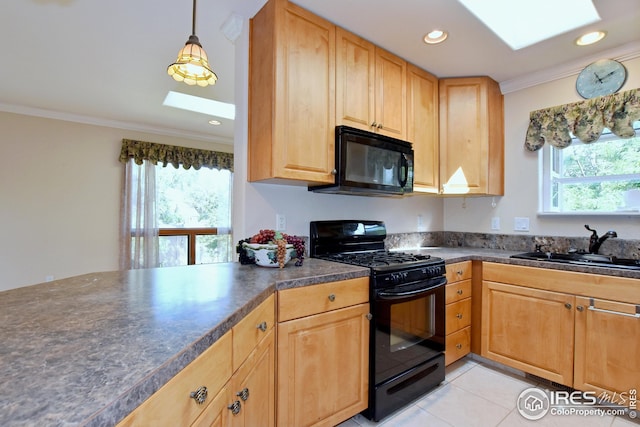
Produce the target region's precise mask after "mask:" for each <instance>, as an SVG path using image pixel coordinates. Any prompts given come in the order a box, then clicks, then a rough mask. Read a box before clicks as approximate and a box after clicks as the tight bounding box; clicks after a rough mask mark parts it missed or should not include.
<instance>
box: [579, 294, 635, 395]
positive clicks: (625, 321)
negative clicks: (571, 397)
mask: <svg viewBox="0 0 640 427" xmlns="http://www.w3.org/2000/svg"><path fill="white" fill-rule="evenodd" d="M639 307H640V306H638V305H635V304H625V303H620V302H613V301H607V300H601V299H593V298H584V297H577V298H576V310H577V311H576V324H575V366H574V379H573V382H574V387H575V388H577V389H579V390H593V391H596V392H598V395H601V394H602V393H608V395H609V396H612V395H613V392H617V393H618V396H619V395H620V393H626V395H627V398H628V393H629V391H630V390H631V389H636V390H637V389H638V386H639V385H640V315H639V314H638V309H639ZM618 403H621V402H618Z"/></svg>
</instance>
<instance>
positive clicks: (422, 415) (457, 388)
mask: <svg viewBox="0 0 640 427" xmlns="http://www.w3.org/2000/svg"><path fill="white" fill-rule="evenodd" d="M533 386H539V387H540V388H547V386H546V385H541V384H538V383H536V382H534V381H532V380H530V379H528V378H525V377H524V376H522V374H518V373H516V372H510V371H507V370H506V369H503V368H502V366H501V365H500V366H496V365H493V364H492V363H491V364H490V363H489V362H488V361H485V360H484V359H482V360H481V359H476V358H473V359H472V358H470V357H465V358H463V359H461V360H459V361H457V362H455V363H453V364H452V365H450V366H448V367H447V369H446V377H445V381H444V382H443V383H442V384H441V385H440V386H438V387H437V388H436V389H434V390H432V391H431V392H430V393H428V394H427V395H425V396H423V397H422V398H420V399H418V400H416V401H414V402H413V403H412V404H410V405H408V406H407V407H406V408H404V409H401V410H399V411H397V412H395V413H394V414H392V415H390V416H389V417H387V418H384V419H383V420H381V421H380V422H378V423H374V422H372V421H369V420H368V419H366V418H364V417H363V416H362V415H356V416H355V417H353V418H351V419H349V420H347V421H345V422H343V423H341V424H339V426H338V427H374V426H383V427H393V426H401V427H451V426H453V427H496V426H500V427H512V426H513V427H519V426H531V427H551V426H553V427H573V426H575V427H638V426H639V425H640V423H637V419H636V420H635V422H634V421H631V420H630V419H629V418H626V417H620V416H618V417H613V416H602V417H600V416H577V415H575V416H559V415H551V414H547V415H545V416H544V417H543V418H542V419H540V420H537V421H529V420H527V419H525V418H523V417H522V416H521V415H520V413H519V412H518V410H517V409H516V401H517V398H518V395H519V394H520V393H521V392H522V391H523V390H524V389H526V388H529V387H533Z"/></svg>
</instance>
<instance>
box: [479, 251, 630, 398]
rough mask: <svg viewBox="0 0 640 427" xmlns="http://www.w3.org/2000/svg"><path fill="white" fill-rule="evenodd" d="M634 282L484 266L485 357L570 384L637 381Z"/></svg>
mask: <svg viewBox="0 0 640 427" xmlns="http://www.w3.org/2000/svg"><path fill="white" fill-rule="evenodd" d="M638 282H639V281H638V280H637V279H629V278H623V277H613V276H601V275H596V274H586V273H574V272H566V271H559V270H547V269H540V268H533V267H522V266H512V265H504V264H495V263H484V266H483V307H482V327H483V335H482V346H481V347H482V356H484V357H487V358H488V359H491V360H495V361H497V362H500V363H503V364H505V365H507V366H511V367H514V368H517V369H520V370H522V371H525V372H528V373H531V374H534V375H537V376H540V377H542V378H546V379H548V380H551V381H555V382H557V383H560V384H564V385H567V386H570V387H573V388H575V389H577V390H583V391H596V392H598V394H600V393H603V392H606V393H608V394H609V396H613V395H614V393H616V395H619V394H620V393H622V392H625V393H627V394H628V392H629V390H630V389H631V388H636V387H637V384H638V381H639V380H640V352H639V351H640V327H639V326H640V317H639V316H638V315H637V314H636V313H637V312H639V311H640V295H638V292H637V287H638V285H639V284H640V283H638Z"/></svg>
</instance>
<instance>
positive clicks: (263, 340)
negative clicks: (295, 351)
mask: <svg viewBox="0 0 640 427" xmlns="http://www.w3.org/2000/svg"><path fill="white" fill-rule="evenodd" d="M274 320H275V296H273V295H272V296H270V297H269V298H267V299H266V300H265V301H264V302H262V303H261V304H260V305H259V306H258V307H256V308H255V309H254V310H253V311H251V312H250V313H249V314H248V315H247V316H246V317H245V318H244V319H243V320H242V321H240V322H238V324H237V325H236V326H234V327H233V328H232V330H231V331H229V332H227V333H226V334H225V335H223V336H222V337H221V338H219V339H218V340H217V341H216V342H215V343H214V344H213V345H211V347H209V348H208V349H207V350H205V351H204V352H203V353H202V354H201V355H200V356H198V357H197V358H196V359H195V360H194V361H193V362H191V363H190V364H189V365H187V366H186V367H185V368H184V369H183V370H182V371H180V372H179V373H178V374H177V375H176V376H175V377H173V378H172V379H171V380H169V382H167V383H166V384H165V385H164V386H162V387H161V388H160V389H159V390H158V391H157V392H156V393H154V394H153V395H152V396H151V397H150V398H149V399H147V400H146V401H145V402H143V403H142V404H141V405H140V406H139V407H138V408H136V409H135V410H134V411H133V412H131V413H130V414H129V415H128V416H127V417H126V418H125V419H123V420H122V421H121V422H120V423H119V424H118V426H119V427H124V426H149V425H185V426H186V425H193V426H198V427H204V426H207V427H211V426H221V427H222V426H233V427H250V426H255V425H261V426H265V427H273V426H274V425H275V338H274ZM249 347H251V348H249ZM240 358H241V359H242V360H240ZM236 365H237V368H236V367H235V366H236ZM198 397H201V401H200V402H198V400H197V399H198Z"/></svg>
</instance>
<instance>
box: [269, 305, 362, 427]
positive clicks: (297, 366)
mask: <svg viewBox="0 0 640 427" xmlns="http://www.w3.org/2000/svg"><path fill="white" fill-rule="evenodd" d="M368 313H369V304H360V305H356V306H352V307H347V308H343V309H339V310H334V311H330V312H327V313H322V314H316V315H313V316H309V317H304V318H300V319H296V320H291V321H288V322H283V323H279V324H278V338H277V340H278V350H277V351H278V370H277V371H278V399H277V405H278V410H277V418H278V422H277V425H278V426H280V427H305V426H333V425H336V424H338V423H340V422H342V421H344V420H346V419H347V418H349V417H352V416H354V415H356V414H357V413H359V412H360V411H362V410H364V409H365V408H366V407H367V405H368V375H369V374H368V372H369V358H368V354H369V320H367V317H366V316H367V314H368Z"/></svg>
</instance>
